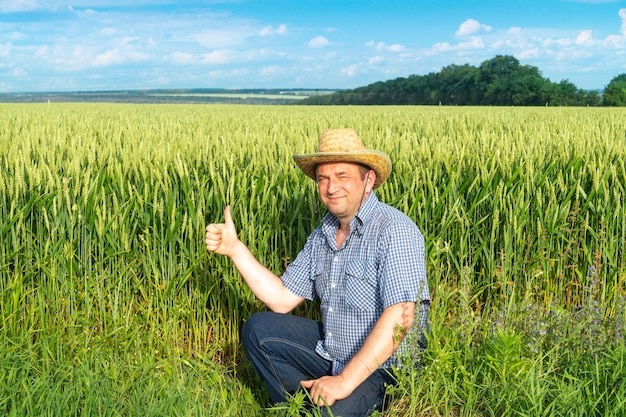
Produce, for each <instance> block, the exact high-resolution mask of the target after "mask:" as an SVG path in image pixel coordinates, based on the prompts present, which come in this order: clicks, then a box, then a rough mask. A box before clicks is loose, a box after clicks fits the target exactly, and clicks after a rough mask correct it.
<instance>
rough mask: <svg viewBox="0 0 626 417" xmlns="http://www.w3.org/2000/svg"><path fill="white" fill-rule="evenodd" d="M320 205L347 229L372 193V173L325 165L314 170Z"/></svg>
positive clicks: (341, 164) (360, 168) (354, 166)
mask: <svg viewBox="0 0 626 417" xmlns="http://www.w3.org/2000/svg"><path fill="white" fill-rule="evenodd" d="M316 174H317V175H316V179H317V188H318V189H319V192H320V199H321V200H322V204H324V206H325V207H326V208H327V209H328V211H330V212H331V213H332V214H334V215H335V217H337V219H339V222H340V223H341V224H342V226H347V225H348V224H349V223H350V220H352V218H353V217H354V216H355V214H356V213H357V211H358V210H359V207H360V206H361V203H362V202H363V201H364V200H365V199H366V198H367V196H368V195H369V193H370V192H371V191H372V187H373V185H374V181H375V180H376V173H375V172H374V171H373V170H371V169H368V168H367V167H364V166H362V165H359V164H353V163H350V162H327V163H323V164H319V165H318V166H317V168H316Z"/></svg>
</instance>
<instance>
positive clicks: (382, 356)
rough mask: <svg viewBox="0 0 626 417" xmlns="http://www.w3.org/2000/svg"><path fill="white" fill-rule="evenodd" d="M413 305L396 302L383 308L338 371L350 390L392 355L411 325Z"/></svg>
mask: <svg viewBox="0 0 626 417" xmlns="http://www.w3.org/2000/svg"><path fill="white" fill-rule="evenodd" d="M414 312H415V303H399V304H395V305H393V306H391V307H388V308H387V309H385V311H384V312H383V314H382V315H381V316H380V318H379V319H378V321H377V322H376V325H375V326H374V328H373V329H372V331H371V333H370V334H369V336H368V337H367V339H366V340H365V343H364V344H363V346H362V347H361V349H360V350H359V351H358V352H357V354H356V355H355V356H354V357H353V358H352V360H350V362H349V363H348V364H347V365H346V367H345V368H344V369H343V371H342V372H341V375H342V377H343V378H344V380H345V382H346V384H347V385H348V386H350V387H351V388H352V389H355V388H356V387H358V386H359V385H360V384H361V383H362V382H363V381H365V380H366V379H367V378H368V377H369V376H370V375H371V374H372V373H374V371H376V370H377V369H378V368H379V367H380V365H382V364H383V363H384V362H385V361H387V359H389V358H390V357H391V355H393V353H394V352H395V351H396V350H397V349H398V346H399V345H400V343H401V342H402V340H403V339H404V336H405V334H406V333H407V332H408V331H409V329H410V328H411V326H412V324H413V317H414Z"/></svg>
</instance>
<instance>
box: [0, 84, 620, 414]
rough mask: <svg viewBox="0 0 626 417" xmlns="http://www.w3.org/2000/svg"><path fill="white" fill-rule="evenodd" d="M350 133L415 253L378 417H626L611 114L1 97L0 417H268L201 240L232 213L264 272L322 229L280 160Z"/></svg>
mask: <svg viewBox="0 0 626 417" xmlns="http://www.w3.org/2000/svg"><path fill="white" fill-rule="evenodd" d="M181 94H184V93H181ZM206 94H207V95H209V96H213V93H206ZM272 96H274V95H272ZM244 97H247V95H246V94H241V95H240V96H239V98H244ZM280 97H283V96H282V95H280ZM299 98H300V97H296V96H294V97H292V98H291V99H292V100H297V99H299ZM348 126H350V127H354V128H355V129H356V130H357V131H358V132H359V134H360V135H361V137H362V138H363V141H364V142H365V144H366V145H367V146H369V147H372V148H376V149H380V150H382V151H384V152H386V153H387V154H388V155H389V156H390V158H391V160H392V161H393V171H392V173H391V175H390V177H389V179H388V181H387V182H386V183H385V184H384V185H383V186H381V187H380V188H379V189H378V190H377V195H378V196H379V198H380V199H382V200H383V201H385V202H387V203H389V204H390V205H392V206H394V207H397V208H398V209H400V210H402V211H403V212H405V213H406V214H407V215H408V216H410V217H411V218H412V219H414V220H415V222H416V223H417V224H418V225H419V227H420V228H421V230H422V231H423V233H424V235H425V238H426V242H427V269H428V276H429V282H430V286H431V289H432V297H433V304H432V317H431V327H432V332H431V334H430V336H429V340H430V342H429V347H428V349H427V350H426V351H425V352H417V351H416V352H414V353H415V355H419V357H420V358H422V361H423V364H424V367H423V368H422V369H421V370H416V371H412V372H409V373H408V374H406V375H405V374H403V375H404V376H403V379H402V380H401V383H400V386H399V388H398V390H397V391H396V392H395V393H394V403H393V406H392V409H391V410H390V411H389V412H388V413H387V414H386V415H387V416H407V417H408V416H450V415H458V416H482V415H485V416H487V415H497V416H505V415H519V416H529V417H532V416H539V415H542V416H543V415H562V416H564V415H579V416H582V415H584V416H607V415H626V402H625V401H624V398H626V384H625V383H624V381H626V366H625V365H626V349H625V348H624V335H625V334H626V328H625V324H624V323H625V318H626V247H625V246H626V136H625V135H624V132H626V109H609V108H544V107H541V108H513V107H502V108H479V107H463V108H459V107H413V106H404V107H392V106H389V107H377V106H369V107H359V106H346V107H330V106H324V107H308V106H307V107H304V106H261V105H258V106H252V105H219V104H212V105H202V104H195V105H186V104H168V105H163V104H159V105H153V104H142V105H133V104H92V103H78V104H67V103H65V104H64V103H55V102H54V101H51V102H50V103H49V104H48V103H46V104H0V415H8V416H23V415H55V416H56V415H59V416H60V415H99V416H119V415H130V416H135V415H136V416H164V415H185V416H221V415H228V416H246V417H250V416H267V415H280V414H273V413H278V412H279V410H268V409H267V404H266V400H267V398H266V396H265V395H266V394H265V392H264V390H263V389H262V386H261V383H260V381H259V380H258V378H257V377H256V376H255V374H254V372H253V371H252V370H251V368H250V366H249V365H248V364H247V362H246V360H245V357H244V353H243V351H242V348H241V344H240V341H239V329H240V327H241V325H242V323H243V322H244V321H245V320H246V319H247V318H248V317H249V315H250V314H252V313H253V312H255V311H258V310H261V309H263V308H264V307H263V306H262V305H261V304H260V303H259V302H258V301H257V300H256V298H255V297H254V296H253V295H252V294H251V293H250V291H249V290H248V289H247V288H246V287H245V286H244V285H243V283H242V280H241V278H240V276H239V275H238V273H237V271H236V270H235V268H234V267H233V265H232V263H231V262H229V261H228V259H225V258H224V257H220V256H216V255H214V254H208V253H207V252H206V249H205V248H204V246H203V235H204V227H205V225H206V224H207V223H209V222H214V221H220V220H221V219H222V215H223V209H224V206H225V205H226V204H231V205H232V207H233V218H234V221H235V223H236V225H237V228H238V231H239V237H240V238H241V239H242V240H243V241H244V242H245V243H247V244H248V245H249V246H250V248H251V250H252V252H253V253H254V254H255V255H256V256H257V257H258V258H259V259H260V261H261V262H262V263H264V264H265V265H267V266H268V267H269V268H270V269H271V270H273V271H275V272H276V273H278V274H280V273H281V272H282V271H283V270H284V268H285V266H286V265H287V264H288V263H289V262H290V261H292V260H293V259H294V257H295V256H296V254H297V253H298V250H299V249H300V248H301V247H302V246H303V245H304V243H305V241H306V239H307V236H308V234H309V233H310V232H311V230H312V229H313V228H314V227H316V226H317V225H318V224H319V222H320V220H321V218H322V216H323V215H324V208H323V207H322V206H321V205H320V204H319V202H318V197H317V195H316V189H315V186H314V183H313V181H311V180H310V179H309V178H308V177H306V176H305V175H304V174H302V173H301V172H300V171H299V170H298V169H297V167H296V166H295V164H294V162H293V160H292V155H293V154H294V153H306V152H312V151H314V150H315V149H316V147H317V141H318V138H319V135H320V133H321V132H322V130H323V129H326V128H329V127H348ZM297 313H298V314H305V315H311V316H315V315H316V314H317V307H316V306H315V305H314V304H311V305H306V306H303V307H301V308H299V309H298V311H297ZM409 359H412V358H407V360H409ZM283 411H285V410H283ZM296 413H297V411H293V410H292V414H289V415H297V414H296ZM282 415H285V414H284V413H283V414H282Z"/></svg>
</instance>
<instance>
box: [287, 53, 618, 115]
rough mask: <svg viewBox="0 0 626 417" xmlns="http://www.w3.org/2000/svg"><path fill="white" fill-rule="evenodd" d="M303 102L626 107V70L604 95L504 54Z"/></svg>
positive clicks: (614, 79) (612, 81)
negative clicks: (552, 78) (557, 79)
mask: <svg viewBox="0 0 626 417" xmlns="http://www.w3.org/2000/svg"><path fill="white" fill-rule="evenodd" d="M298 104H316V105H346V104H353V105H379V104H383V105H384V104H395V105H403V104H407V105H459V106H461V105H465V106H470V105H474V106H544V105H548V106H601V105H605V106H626V74H621V75H619V76H617V77H615V78H613V80H611V82H610V83H609V84H608V85H607V86H606V88H605V89H604V91H603V92H602V94H600V93H599V92H598V91H586V90H582V89H579V88H577V87H576V86H575V85H574V84H573V83H571V82H570V81H568V80H562V81H560V82H558V83H555V82H552V81H550V80H549V79H547V78H544V77H543V76H542V75H541V72H540V71H539V69H538V68H537V67H534V66H531V65H521V64H520V62H519V61H518V60H517V58H515V57H513V56H508V55H498V56H496V57H495V58H492V59H490V60H487V61H484V62H482V63H481V64H480V66H478V67H475V66H471V65H469V64H465V65H449V66H447V67H444V68H443V69H442V70H441V71H439V72H437V73H429V74H426V75H410V76H409V77H407V78H396V79H394V80H390V81H385V82H382V81H379V82H376V83H373V84H370V85H367V86H365V87H359V88H356V89H353V90H343V91H338V92H336V93H334V94H329V95H321V96H313V97H310V98H307V99H305V100H302V101H300V102H299V103H298Z"/></svg>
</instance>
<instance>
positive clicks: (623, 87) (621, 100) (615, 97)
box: [603, 73, 626, 106]
mask: <svg viewBox="0 0 626 417" xmlns="http://www.w3.org/2000/svg"><path fill="white" fill-rule="evenodd" d="M603 101H604V105H605V106H626V73H625V74H620V75H618V76H617V77H615V78H613V79H612V80H611V81H610V82H609V84H608V85H607V86H606V88H605V89H604V100H603Z"/></svg>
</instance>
